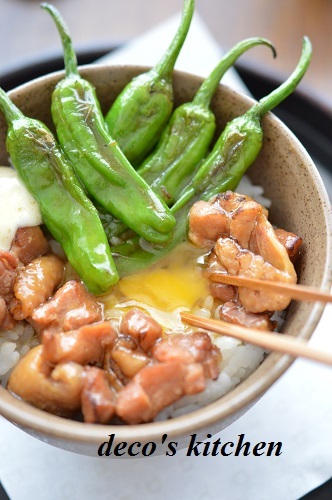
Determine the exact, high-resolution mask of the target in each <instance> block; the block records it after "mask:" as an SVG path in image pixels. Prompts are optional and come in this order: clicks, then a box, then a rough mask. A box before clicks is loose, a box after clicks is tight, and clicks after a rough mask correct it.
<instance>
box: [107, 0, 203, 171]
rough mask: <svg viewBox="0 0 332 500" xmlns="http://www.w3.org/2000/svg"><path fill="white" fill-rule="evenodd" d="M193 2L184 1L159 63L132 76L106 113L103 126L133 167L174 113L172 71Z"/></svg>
mask: <svg viewBox="0 0 332 500" xmlns="http://www.w3.org/2000/svg"><path fill="white" fill-rule="evenodd" d="M194 7H195V2H194V0H185V2H184V6H183V13H182V19H181V23H180V26H179V28H178V30H177V33H176V35H175V37H174V38H173V41H172V42H171V44H170V46H169V47H168V49H167V51H166V52H165V54H164V55H163V56H162V58H161V59H160V61H159V62H158V63H157V64H156V65H155V66H154V67H153V68H152V69H151V70H150V71H148V72H146V73H143V74H141V75H138V76H137V77H135V78H134V79H133V80H132V81H131V82H129V83H128V85H126V87H125V88H124V89H123V90H122V92H121V93H120V94H119V95H118V97H117V98H116V100H115V101H114V103H113V104H112V106H111V108H110V110H109V111H108V113H107V114H106V118H105V120H106V124H107V126H108V130H109V132H110V134H111V135H112V137H114V139H116V140H117V141H118V143H119V145H120V147H121V149H122V151H123V152H124V154H125V155H126V157H127V158H128V160H129V161H130V162H131V163H132V164H133V165H134V166H136V165H139V164H140V163H141V162H142V161H143V160H144V158H145V157H146V155H147V154H148V153H149V152H150V151H151V150H152V148H153V146H154V145H155V144H156V142H157V140H158V139H159V137H160V134H161V133H162V131H163V129H164V127H165V125H166V123H167V121H168V119H169V117H170V115H171V113H172V110H173V85H172V72H173V68H174V65H175V63H176V60H177V57H178V55H179V53H180V50H181V48H182V46H183V44H184V41H185V39H186V36H187V34H188V30H189V27H190V24H191V20H192V17H193V14H194Z"/></svg>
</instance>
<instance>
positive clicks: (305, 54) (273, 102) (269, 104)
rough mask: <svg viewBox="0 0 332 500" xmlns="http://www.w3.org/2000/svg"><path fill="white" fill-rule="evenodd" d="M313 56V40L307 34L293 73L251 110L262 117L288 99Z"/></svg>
mask: <svg viewBox="0 0 332 500" xmlns="http://www.w3.org/2000/svg"><path fill="white" fill-rule="evenodd" d="M311 56H312V46H311V42H310V40H309V38H308V37H306V36H305V37H303V40H302V54H301V57H300V60H299V62H298V64H297V66H296V68H295V70H294V71H293V73H292V74H291V75H290V76H289V77H288V78H287V80H285V82H284V83H282V84H281V85H280V86H279V87H278V88H276V89H275V90H274V91H273V92H271V93H270V94H269V95H267V96H265V97H263V98H262V99H261V100H260V101H259V102H258V103H257V104H255V105H254V106H253V107H252V108H251V112H252V113H253V114H254V115H256V116H258V117H262V116H263V115H264V114H265V113H267V112H268V111H271V109H273V108H275V107H276V106H278V104H280V103H281V102H282V101H283V100H284V99H286V97H288V96H289V95H290V94H291V93H292V92H293V91H294V90H295V88H296V87H297V85H298V84H299V83H300V81H301V80H302V78H303V76H304V74H305V72H306V71H307V69H308V66H309V63H310V61H311Z"/></svg>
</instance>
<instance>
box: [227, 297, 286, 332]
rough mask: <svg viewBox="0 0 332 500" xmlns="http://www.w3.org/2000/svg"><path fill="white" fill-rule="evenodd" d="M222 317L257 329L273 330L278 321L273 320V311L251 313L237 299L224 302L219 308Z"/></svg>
mask: <svg viewBox="0 0 332 500" xmlns="http://www.w3.org/2000/svg"><path fill="white" fill-rule="evenodd" d="M219 315H220V319H222V320H223V321H227V322H228V323H234V324H235V325H240V326H245V327H247V328H255V329H257V330H264V331H273V330H274V329H275V327H276V323H275V322H274V321H271V313H269V312H265V313H250V312H248V311H246V310H245V309H244V307H243V306H241V304H239V303H238V302H236V301H230V302H226V303H225V304H223V306H222V307H221V308H220V309H219Z"/></svg>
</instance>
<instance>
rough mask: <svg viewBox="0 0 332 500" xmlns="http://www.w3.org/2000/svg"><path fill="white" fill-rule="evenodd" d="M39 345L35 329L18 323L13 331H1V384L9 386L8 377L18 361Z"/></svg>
mask: <svg viewBox="0 0 332 500" xmlns="http://www.w3.org/2000/svg"><path fill="white" fill-rule="evenodd" d="M38 344H39V340H38V337H37V335H36V333H35V331H34V329H33V328H32V327H31V326H30V325H28V324H26V325H23V323H18V324H17V325H16V326H15V327H14V328H13V329H12V330H8V331H0V382H1V385H3V386H5V385H6V384H7V380H8V377H9V375H10V372H11V371H12V369H13V368H14V366H15V365H16V364H17V363H18V361H19V360H20V359H21V358H22V356H24V355H25V354H27V353H28V352H29V350H30V349H32V348H33V347H35V346H36V345H38Z"/></svg>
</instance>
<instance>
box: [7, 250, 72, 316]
mask: <svg viewBox="0 0 332 500" xmlns="http://www.w3.org/2000/svg"><path fill="white" fill-rule="evenodd" d="M63 273H64V264H63V262H62V260H60V259H59V258H58V257H56V256H55V255H52V254H48V255H44V256H42V257H38V258H37V259H35V260H33V261H32V262H30V264H28V265H27V266H26V267H25V268H23V269H21V270H20V271H19V273H18V274H17V277H16V279H15V283H14V294H15V298H14V299H13V301H12V302H11V304H10V308H9V310H10V313H11V314H12V316H13V317H14V319H16V320H18V321H20V320H23V319H26V318H28V317H30V316H31V315H32V313H33V311H34V310H35V309H36V308H37V307H38V306H40V305H41V304H43V303H44V302H45V301H46V300H47V299H48V298H49V297H50V296H51V295H52V293H53V291H54V290H55V289H56V287H57V286H58V285H60V283H61V281H62V279H63Z"/></svg>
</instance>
